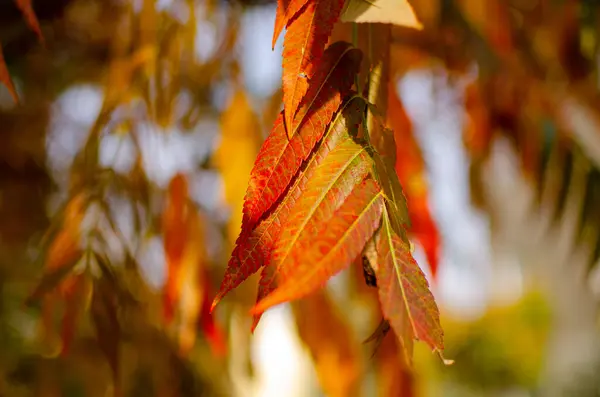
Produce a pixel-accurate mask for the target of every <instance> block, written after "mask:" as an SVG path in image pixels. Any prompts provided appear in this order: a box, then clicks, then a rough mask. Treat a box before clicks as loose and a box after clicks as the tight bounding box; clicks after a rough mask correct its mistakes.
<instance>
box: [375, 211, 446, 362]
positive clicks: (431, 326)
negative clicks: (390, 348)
mask: <svg viewBox="0 0 600 397" xmlns="http://www.w3.org/2000/svg"><path fill="white" fill-rule="evenodd" d="M379 233H380V236H379V244H378V246H377V252H378V261H377V266H376V267H375V269H374V270H375V274H376V276H377V285H378V289H379V299H380V301H381V308H382V311H383V314H384V316H385V317H386V318H387V319H388V320H389V321H390V324H391V326H392V329H393V330H394V332H395V333H396V336H397V337H398V338H399V340H400V342H401V343H402V345H403V348H404V352H405V354H406V357H407V359H408V360H410V357H411V356H412V341H413V339H417V340H422V341H424V342H425V343H427V344H428V345H429V347H430V348H431V349H433V350H435V351H438V352H441V351H442V350H443V349H444V341H443V338H444V332H443V330H442V327H441V325H440V315H439V311H438V308H437V304H436V303H435V299H434V297H433V295H432V293H431V291H430V290H429V284H428V283H427V279H426V278H425V275H424V274H423V272H422V271H421V269H420V268H419V265H418V264H417V262H416V261H415V260H414V258H413V257H412V255H411V252H410V247H409V246H408V244H407V243H406V242H405V241H403V240H402V239H401V238H400V237H398V236H397V235H396V234H395V233H394V231H393V229H392V226H391V224H390V219H389V215H388V214H387V211H386V210H385V209H384V211H383V222H382V226H381V229H380V232H379Z"/></svg>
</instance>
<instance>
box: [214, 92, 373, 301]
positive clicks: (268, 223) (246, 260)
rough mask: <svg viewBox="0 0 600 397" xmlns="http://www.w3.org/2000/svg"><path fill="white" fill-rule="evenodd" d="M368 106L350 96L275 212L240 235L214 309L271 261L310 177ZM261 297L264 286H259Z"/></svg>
mask: <svg viewBox="0 0 600 397" xmlns="http://www.w3.org/2000/svg"><path fill="white" fill-rule="evenodd" d="M364 108H365V102H364V100H363V99H362V98H360V97H354V98H352V99H350V100H349V101H348V102H347V103H346V104H345V105H344V106H343V107H342V109H341V110H340V111H339V112H338V114H337V115H336V117H335V119H334V120H333V122H332V123H331V125H330V127H329V128H328V130H327V133H326V134H325V136H324V137H323V141H322V142H321V144H320V145H319V147H318V149H317V150H316V151H315V152H314V153H313V154H312V155H311V157H310V159H309V160H308V161H307V164H306V167H304V170H303V171H302V174H301V175H300V176H299V177H297V178H296V180H295V181H294V183H293V185H292V186H291V187H290V189H289V190H288V192H287V194H286V195H285V196H284V197H283V199H282V200H281V201H280V202H279V203H278V205H277V207H276V208H275V209H274V210H273V212H272V213H270V214H269V216H268V217H267V218H266V219H265V220H263V221H262V222H261V223H260V224H259V225H258V226H256V227H255V228H254V229H253V230H252V232H251V233H249V234H244V233H242V234H240V236H239V237H238V239H237V241H236V247H235V248H234V250H233V253H232V255H231V259H230V260H229V263H228V265H227V270H226V272H225V276H224V278H223V281H222V283H221V288H220V290H219V293H218V294H217V296H216V297H215V299H214V301H213V305H212V308H214V307H215V306H216V304H217V303H218V302H219V301H220V300H221V299H222V298H223V296H225V294H226V293H227V292H229V291H231V290H232V289H233V288H235V287H237V286H238V285H239V284H240V283H241V282H243V281H244V280H245V279H246V278H248V277H249V276H250V275H251V274H253V273H255V272H256V271H258V269H260V267H261V266H263V265H265V266H266V265H268V264H270V263H271V253H272V251H273V248H274V243H275V240H276V238H277V236H278V235H279V234H280V232H281V228H282V226H283V225H284V224H285V222H286V221H287V217H288V214H289V212H290V210H291V209H292V207H293V206H294V205H295V203H296V201H297V200H298V198H299V197H300V196H301V195H302V194H303V191H304V189H305V186H306V183H307V181H308V179H310V177H311V176H312V175H313V173H314V171H315V169H316V168H317V166H318V165H319V164H320V163H321V162H322V161H323V159H324V158H325V156H327V154H328V153H329V152H330V150H331V148H333V147H335V146H336V145H337V143H338V142H339V141H340V139H342V138H343V137H345V136H347V134H348V133H350V135H355V134H356V130H357V128H358V124H359V123H360V119H361V117H362V112H364ZM267 284H268V283H267ZM261 285H262V282H261ZM260 296H261V287H259V297H260ZM211 310H212V309H211Z"/></svg>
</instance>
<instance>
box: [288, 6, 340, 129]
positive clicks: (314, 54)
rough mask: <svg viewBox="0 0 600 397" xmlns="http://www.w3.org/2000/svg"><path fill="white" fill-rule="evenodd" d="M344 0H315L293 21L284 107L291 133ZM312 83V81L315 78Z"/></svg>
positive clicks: (289, 30)
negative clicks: (301, 102)
mask: <svg viewBox="0 0 600 397" xmlns="http://www.w3.org/2000/svg"><path fill="white" fill-rule="evenodd" d="M343 5H344V0H311V1H310V2H309V3H308V4H307V5H306V7H305V8H303V9H302V10H301V11H300V13H299V14H297V15H296V16H295V17H294V18H292V20H291V21H290V23H289V25H288V27H287V32H286V34H285V38H284V41H283V78H282V80H283V108H284V113H285V124H286V127H287V130H288V131H287V133H288V136H289V137H291V136H292V133H293V129H292V121H293V120H294V117H295V116H296V112H297V110H298V106H299V104H300V101H301V100H302V98H303V97H304V94H306V91H307V89H308V86H309V84H308V81H309V80H311V79H312V77H313V74H314V72H315V70H316V68H315V66H317V64H318V63H320V58H321V56H322V55H323V51H324V47H325V44H326V43H327V40H328V39H329V36H330V35H331V31H332V30H333V24H334V23H335V22H337V20H338V18H339V16H340V13H341V11H342V7H343ZM311 84H313V83H312V81H311Z"/></svg>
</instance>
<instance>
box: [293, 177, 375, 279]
mask: <svg viewBox="0 0 600 397" xmlns="http://www.w3.org/2000/svg"><path fill="white" fill-rule="evenodd" d="M357 186H358V185H357ZM381 197H382V192H381V190H380V191H379V192H377V194H375V195H374V196H373V198H372V199H371V200H370V201H369V203H368V204H367V205H366V206H365V207H364V209H363V211H361V212H360V215H358V216H357V217H356V219H355V220H354V222H352V223H351V224H350V226H349V227H348V229H346V231H345V232H344V233H343V234H342V236H341V237H340V238H339V239H338V242H337V243H335V244H334V245H333V247H332V248H331V249H330V250H329V252H328V253H327V255H325V256H324V257H323V259H321V260H320V261H319V262H317V263H316V264H315V265H314V266H312V267H311V271H309V272H307V273H305V276H304V277H303V278H302V281H306V280H308V279H310V278H311V277H312V276H313V275H314V274H315V273H316V271H317V270H319V269H320V268H321V267H322V266H321V265H322V264H323V263H326V262H327V260H328V259H329V257H330V256H331V255H332V252H335V251H336V250H337V249H338V248H339V247H340V246H341V245H344V244H341V242H345V241H346V239H347V238H348V236H349V235H350V233H351V232H352V231H354V229H355V228H356V227H357V226H358V224H359V223H360V221H361V220H362V218H363V217H364V216H365V214H366V213H368V212H369V211H370V210H371V209H372V207H373V205H375V201H376V200H378V199H379V198H381ZM302 281H295V283H298V284H299V285H302V284H303V283H302Z"/></svg>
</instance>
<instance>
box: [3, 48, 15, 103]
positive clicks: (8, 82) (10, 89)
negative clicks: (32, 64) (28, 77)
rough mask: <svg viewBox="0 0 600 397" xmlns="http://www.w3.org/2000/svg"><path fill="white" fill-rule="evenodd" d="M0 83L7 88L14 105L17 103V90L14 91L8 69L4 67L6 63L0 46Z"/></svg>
mask: <svg viewBox="0 0 600 397" xmlns="http://www.w3.org/2000/svg"><path fill="white" fill-rule="evenodd" d="M0 83H2V84H4V85H5V86H6V88H8V92H10V95H11V96H12V97H13V100H14V101H15V102H16V103H19V96H18V95H17V90H16V89H15V85H14V84H13V81H12V78H11V77H10V73H9V72H8V68H7V67H6V62H5V61H4V55H3V53H2V46H0Z"/></svg>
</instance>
